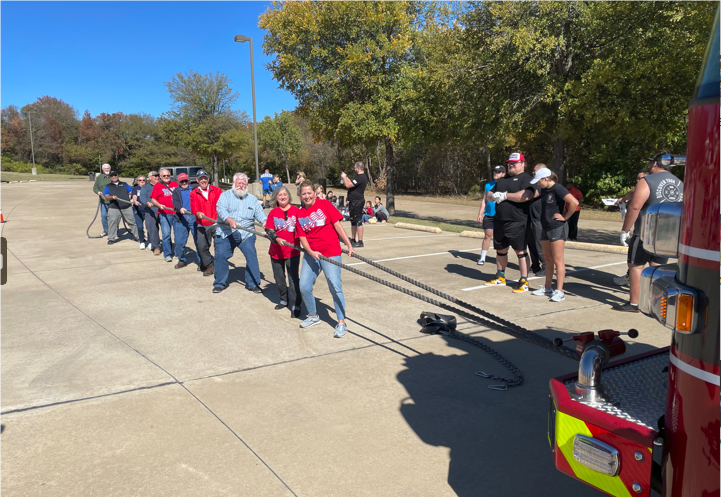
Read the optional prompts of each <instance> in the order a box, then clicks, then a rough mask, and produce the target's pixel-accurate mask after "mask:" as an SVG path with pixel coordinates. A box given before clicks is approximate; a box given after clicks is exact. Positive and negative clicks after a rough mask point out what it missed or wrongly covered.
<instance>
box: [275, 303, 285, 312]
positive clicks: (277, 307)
mask: <svg viewBox="0 0 721 497" xmlns="http://www.w3.org/2000/svg"><path fill="white" fill-rule="evenodd" d="M286 307H288V304H276V306H275V307H274V309H275V310H276V311H279V310H281V309H285V308H286Z"/></svg>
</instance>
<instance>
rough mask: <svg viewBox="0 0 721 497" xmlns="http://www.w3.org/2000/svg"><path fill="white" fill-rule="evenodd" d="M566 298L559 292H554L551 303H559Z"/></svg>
mask: <svg viewBox="0 0 721 497" xmlns="http://www.w3.org/2000/svg"><path fill="white" fill-rule="evenodd" d="M565 298H566V296H565V295H564V294H563V292H562V291H561V290H554V291H553V295H551V302H560V301H562V300H564V299H565Z"/></svg>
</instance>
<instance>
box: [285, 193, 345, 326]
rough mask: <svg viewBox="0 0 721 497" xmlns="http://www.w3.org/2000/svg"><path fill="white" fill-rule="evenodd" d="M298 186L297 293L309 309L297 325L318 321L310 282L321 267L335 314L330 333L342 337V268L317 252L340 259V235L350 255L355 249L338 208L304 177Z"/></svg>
mask: <svg viewBox="0 0 721 497" xmlns="http://www.w3.org/2000/svg"><path fill="white" fill-rule="evenodd" d="M299 189H300V196H301V199H302V207H301V209H300V210H299V212H298V221H297V226H296V233H297V234H298V237H299V238H300V243H301V245H302V246H303V250H304V251H305V254H304V255H303V268H302V269H301V273H300V294H301V296H302V297H303V303H304V304H305V307H306V309H308V317H307V318H306V319H305V321H303V322H302V323H301V324H300V327H301V328H309V327H311V326H313V325H315V324H318V323H320V318H319V317H318V314H317V313H316V307H315V296H313V285H314V284H315V280H316V279H317V278H318V275H319V274H320V272H321V271H323V274H324V275H325V279H326V281H327V282H328V290H330V294H331V295H332V296H333V306H334V307H335V314H336V317H337V318H338V324H337V325H336V327H335V333H334V334H333V336H334V337H336V338H342V337H343V336H345V334H346V332H347V331H348V327H347V326H346V324H345V298H344V297H343V285H342V283H341V278H340V271H341V268H340V267H338V266H335V265H333V264H331V263H330V262H327V261H322V260H320V257H319V256H320V255H323V256H325V257H327V258H329V259H333V260H334V261H337V262H340V261H341V254H342V253H343V251H342V250H341V247H340V242H339V241H338V238H339V237H340V239H341V240H343V242H344V243H345V244H346V246H347V247H348V254H349V255H350V254H353V253H354V251H353V248H352V246H351V244H350V240H349V239H348V235H346V232H345V230H344V229H343V227H342V226H341V225H340V222H341V221H342V220H343V216H342V215H341V213H340V212H338V209H336V208H335V207H333V204H331V203H330V202H329V201H327V200H323V199H319V198H317V197H316V193H315V188H314V187H313V183H312V182H310V181H308V180H305V181H303V182H302V183H301V184H300V187H299Z"/></svg>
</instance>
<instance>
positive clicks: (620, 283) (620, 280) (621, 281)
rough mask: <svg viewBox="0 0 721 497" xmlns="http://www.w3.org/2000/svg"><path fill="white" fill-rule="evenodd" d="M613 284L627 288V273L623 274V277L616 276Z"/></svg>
mask: <svg viewBox="0 0 721 497" xmlns="http://www.w3.org/2000/svg"><path fill="white" fill-rule="evenodd" d="M613 282H614V283H616V284H617V285H618V286H628V273H626V274H624V275H623V276H616V277H615V278H614V279H613Z"/></svg>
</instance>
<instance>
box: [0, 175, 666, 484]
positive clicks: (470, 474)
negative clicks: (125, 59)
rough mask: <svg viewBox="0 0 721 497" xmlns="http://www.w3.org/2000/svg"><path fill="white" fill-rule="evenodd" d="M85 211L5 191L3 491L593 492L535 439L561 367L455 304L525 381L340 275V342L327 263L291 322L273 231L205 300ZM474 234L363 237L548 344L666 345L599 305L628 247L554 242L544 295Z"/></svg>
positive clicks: (47, 192) (82, 193) (405, 302)
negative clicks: (617, 336) (583, 338)
mask: <svg viewBox="0 0 721 497" xmlns="http://www.w3.org/2000/svg"><path fill="white" fill-rule="evenodd" d="M95 208H96V199H95V197H94V196H93V195H92V194H91V193H90V187H89V186H88V183H87V182H84V183H80V182H66V183H27V184H12V185H4V186H3V187H2V209H3V213H4V214H5V218H6V219H7V223H6V224H4V225H3V228H2V236H3V237H6V238H7V242H8V249H9V253H8V259H9V260H8V283H7V284H6V285H5V286H3V287H2V292H1V296H2V301H1V310H2V344H1V345H2V371H1V372H2V406H1V409H2V425H3V432H2V435H1V438H0V442H1V443H2V492H3V494H4V495H7V496H15V495H17V496H29V495H43V496H46V495H58V496H67V495H83V496H84V495H103V496H108V495H119V496H120V495H168V496H171V495H172V496H179V495H253V496H255V495H302V496H316V495H373V496H378V495H388V496H397V495H428V496H442V495H461V496H471V495H473V496H476V495H487V496H508V495H534V496H557V495H574V496H586V495H587V496H592V495H598V494H597V493H596V492H595V491H593V490H592V489H590V488H588V487H586V486H585V485H583V484H582V483H580V482H577V481H575V480H573V479H571V478H568V477H566V476H564V475H562V474H561V473H559V472H557V471H556V470H555V468H554V466H553V462H552V459H551V453H550V450H549V447H548V441H547V437H546V414H547V410H548V388H547V385H548V380H549V379H550V378H552V377H554V376H559V375H562V374H565V373H568V372H571V371H573V370H575V369H576V367H577V364H576V363H574V362H573V361H570V360H568V359H565V358H563V357H561V356H558V355H555V354H552V353H550V352H548V351H546V350H543V349H541V348H537V347H534V346H533V345H531V344H528V343H526V342H523V341H520V340H517V339H515V338H513V337H510V336H508V335H505V334H503V333H501V332H498V331H494V330H489V329H487V328H485V327H482V326H479V325H477V324H475V323H472V322H468V321H466V320H465V319H462V318H459V330H460V331H463V332H464V333H467V334H470V335H472V336H474V337H476V338H478V339H480V340H481V341H482V342H484V343H486V344H489V345H491V346H492V347H493V348H495V349H496V350H498V351H499V352H500V353H502V354H503V355H504V356H505V357H507V358H508V359H509V360H511V361H512V362H513V363H514V364H516V365H517V366H518V367H519V368H520V369H521V370H522V371H523V374H524V380H525V381H524V384H523V385H522V386H520V387H517V388H512V389H509V390H508V391H501V392H499V391H493V390H489V389H488V388H487V387H488V385H489V384H493V382H491V381H489V380H487V379H483V378H480V377H478V376H476V375H475V374H474V373H475V372H476V371H478V370H483V371H485V372H487V373H492V374H497V375H500V376H506V375H508V371H507V370H505V369H504V368H503V367H502V366H501V365H500V364H499V363H497V362H496V361H495V360H493V359H492V358H491V357H490V356H489V355H487V354H485V353H484V352H482V351H481V350H479V349H477V348H474V347H473V346H471V345H468V344H466V343H463V342H461V341H459V340H455V339H452V338H447V337H444V336H441V335H427V334H423V333H421V332H420V326H419V324H418V323H417V319H418V317H419V314H420V313H421V312H422V311H439V312H445V311H442V310H440V309H435V308H434V307H433V306H430V305H429V304H426V303H424V302H421V301H419V300H416V299H414V298H412V297H409V296H406V295H403V294H401V293H399V292H397V291H394V290H392V289H390V288H387V287H385V286H382V285H379V284H377V283H374V282H372V281H370V280H368V279H366V278H363V277H362V276H358V275H355V274H351V273H349V272H344V273H343V290H344V294H345V298H346V303H347V314H348V318H347V322H348V328H349V333H348V335H346V337H345V338H343V339H334V338H333V325H334V323H335V321H334V319H335V315H334V312H333V305H332V300H330V296H329V294H328V290H327V287H326V285H325V282H324V281H323V278H320V279H319V280H318V283H317V284H316V286H315V294H316V297H317V298H318V299H319V306H318V312H319V315H320V316H321V319H322V320H323V321H324V323H323V324H321V325H318V326H315V327H313V328H310V329H308V330H305V331H303V330H301V329H300V328H299V327H298V325H299V323H300V321H299V320H297V319H292V318H291V317H290V315H289V314H290V313H289V312H287V311H285V310H283V311H275V310H273V307H274V305H275V304H276V303H277V302H278V294H277V290H276V288H275V284H274V282H273V278H272V271H271V268H270V262H269V258H268V256H267V250H268V242H267V241H266V240H262V239H261V240H258V242H257V245H256V247H257V251H258V254H259V260H260V267H261V272H262V274H263V294H262V295H256V294H253V293H251V292H248V291H246V290H245V287H244V284H243V283H242V282H243V271H244V259H243V257H242V255H241V254H239V252H238V251H236V254H235V256H234V258H233V259H232V261H231V262H232V263H233V265H234V266H231V272H230V278H229V283H230V286H229V288H228V289H227V290H226V291H224V292H223V293H221V294H212V293H211V290H212V278H204V277H202V276H201V273H199V272H197V271H196V270H195V265H194V264H192V265H191V266H189V267H187V268H184V269H181V270H174V269H173V264H170V263H166V262H164V261H163V260H162V257H155V256H153V255H152V253H150V252H149V251H140V250H138V245H137V243H135V242H133V241H132V240H130V238H129V237H127V239H126V240H125V241H122V242H121V243H117V244H115V245H113V246H108V245H107V244H106V239H88V238H87V237H86V234H85V231H86V228H87V226H88V224H89V223H90V221H91V220H92V217H93V213H94V211H95ZM399 208H402V206H399ZM582 227H583V225H582ZM348 230H349V227H348ZM100 231H101V228H100V221H99V220H98V221H96V224H95V225H94V226H93V228H92V230H91V235H94V234H98V233H99V232H100ZM191 245H192V243H191ZM480 249H481V240H479V239H473V238H463V237H460V236H459V235H457V234H454V233H442V234H429V233H425V232H416V231H408V230H402V229H396V228H394V227H393V226H392V225H388V224H376V225H370V226H368V228H367V229H366V236H365V247H364V248H362V249H358V251H359V253H361V254H362V255H364V256H366V257H369V258H371V259H374V260H376V261H379V262H382V264H384V265H386V266H387V267H389V268H392V269H394V270H396V271H399V272H401V273H403V274H405V275H407V276H409V277H411V278H415V279H417V280H420V281H422V282H424V283H427V284H429V285H431V286H432V287H434V288H436V289H438V290H441V291H443V292H446V293H448V294H451V295H453V296H454V297H456V298H459V299H462V300H465V301H466V302H469V303H471V304H473V305H476V306H479V307H481V308H483V309H485V310H487V311H489V312H491V313H493V314H496V315H499V316H501V317H503V318H505V319H508V320H511V321H513V322H515V323H517V324H519V325H521V326H524V327H526V328H529V329H531V330H535V331H537V332H539V333H541V334H543V335H544V336H547V337H549V338H555V337H562V338H569V337H570V336H571V335H572V334H573V333H576V332H581V331H598V330H600V329H605V328H613V329H617V330H621V331H625V330H627V329H629V328H632V327H633V328H637V329H639V330H640V332H641V335H640V337H639V338H638V339H637V340H634V341H629V342H627V346H628V349H629V352H628V353H627V355H628V354H635V353H641V352H645V351H647V350H650V349H653V348H657V347H662V346H666V345H668V342H669V340H670V334H669V333H668V330H666V329H665V328H663V327H662V326H661V325H659V324H657V323H656V322H655V321H653V320H651V319H650V318H647V317H645V316H643V315H641V314H623V313H618V312H615V311H612V310H611V309H610V305H611V303H614V302H621V301H623V300H625V299H626V296H627V291H626V289H625V288H621V287H617V286H616V285H614V283H613V281H612V280H613V277H614V276H617V275H620V274H623V273H625V271H626V262H625V256H624V255H619V254H611V253H601V252H591V251H581V250H568V251H567V253H566V263H567V279H566V285H565V290H566V300H565V301H563V302H560V303H551V302H549V301H548V299H546V298H544V297H534V296H532V295H530V293H525V294H513V293H512V292H511V288H510V286H509V287H500V286H495V287H486V286H484V285H483V282H484V281H487V280H489V279H491V278H492V277H493V275H494V273H495V259H494V252H493V250H491V251H490V252H489V256H488V259H487V263H486V265H485V266H478V265H477V264H476V260H477V259H478V256H479V254H480ZM189 259H190V260H192V259H193V258H192V257H191V258H189ZM510 261H511V262H510V266H509V269H508V271H507V277H508V278H509V280H514V279H516V278H517V276H518V268H517V266H516V260H515V257H514V256H511V257H510ZM344 262H345V263H348V264H353V265H354V267H355V268H357V269H360V270H362V271H367V272H368V273H370V274H373V275H375V276H378V277H381V278H383V279H387V280H389V281H393V282H394V283H397V284H401V285H402V286H406V287H409V288H411V289H413V290H416V288H415V287H410V286H409V285H408V284H407V283H403V282H402V281H400V280H397V279H395V278H393V277H392V276H390V275H387V274H386V273H383V272H382V271H380V270H378V269H376V268H373V267H370V266H368V265H367V264H364V263H362V262H358V261H357V260H353V259H350V258H347V257H344ZM542 281H543V280H541V279H531V281H530V283H531V286H532V287H535V285H537V284H538V283H540V282H542ZM419 291H420V290H419Z"/></svg>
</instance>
